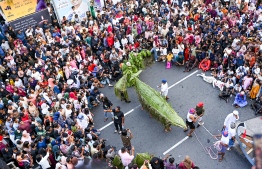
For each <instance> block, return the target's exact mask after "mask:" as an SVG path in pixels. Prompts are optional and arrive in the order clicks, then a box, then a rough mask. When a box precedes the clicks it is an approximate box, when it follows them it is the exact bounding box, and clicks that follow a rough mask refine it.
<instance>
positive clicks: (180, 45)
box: [177, 43, 185, 53]
mask: <svg viewBox="0 0 262 169" xmlns="http://www.w3.org/2000/svg"><path fill="white" fill-rule="evenodd" d="M177 47H178V50H179V52H182V53H184V49H185V46H184V45H183V44H182V43H181V44H178V45H177Z"/></svg>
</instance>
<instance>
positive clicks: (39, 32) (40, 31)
mask: <svg viewBox="0 0 262 169" xmlns="http://www.w3.org/2000/svg"><path fill="white" fill-rule="evenodd" d="M35 34H40V35H41V36H42V37H45V34H44V31H43V29H42V28H40V27H39V26H36V29H35Z"/></svg>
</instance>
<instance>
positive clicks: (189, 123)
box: [186, 120, 196, 129]
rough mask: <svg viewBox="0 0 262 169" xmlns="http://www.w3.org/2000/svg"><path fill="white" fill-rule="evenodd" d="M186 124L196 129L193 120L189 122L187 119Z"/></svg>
mask: <svg viewBox="0 0 262 169" xmlns="http://www.w3.org/2000/svg"><path fill="white" fill-rule="evenodd" d="M186 125H187V126H189V128H190V129H195V128H196V127H195V125H194V123H193V122H189V121H187V120H186Z"/></svg>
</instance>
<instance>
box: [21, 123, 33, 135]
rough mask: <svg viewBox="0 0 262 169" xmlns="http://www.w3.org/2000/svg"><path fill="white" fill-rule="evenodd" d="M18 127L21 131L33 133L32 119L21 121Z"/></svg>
mask: <svg viewBox="0 0 262 169" xmlns="http://www.w3.org/2000/svg"><path fill="white" fill-rule="evenodd" d="M18 129H19V130H20V131H24V130H26V131H27V133H31V132H32V128H31V121H30V120H26V121H21V122H20V125H19V127H18Z"/></svg>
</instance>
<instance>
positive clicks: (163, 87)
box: [160, 82, 168, 97]
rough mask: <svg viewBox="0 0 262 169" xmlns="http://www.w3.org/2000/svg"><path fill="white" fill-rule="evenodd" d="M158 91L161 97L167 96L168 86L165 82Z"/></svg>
mask: <svg viewBox="0 0 262 169" xmlns="http://www.w3.org/2000/svg"><path fill="white" fill-rule="evenodd" d="M160 89H161V95H163V96H165V97H166V96H167V94H168V84H167V82H165V83H163V82H162V84H161V86H160Z"/></svg>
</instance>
